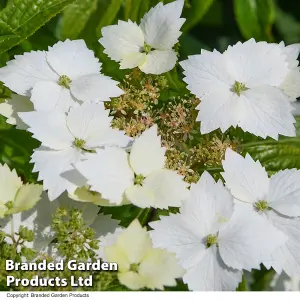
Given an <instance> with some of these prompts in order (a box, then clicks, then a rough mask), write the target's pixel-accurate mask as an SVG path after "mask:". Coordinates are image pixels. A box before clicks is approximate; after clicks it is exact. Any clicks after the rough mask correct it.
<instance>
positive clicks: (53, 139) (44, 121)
mask: <svg viewBox="0 0 300 300" xmlns="http://www.w3.org/2000/svg"><path fill="white" fill-rule="evenodd" d="M19 117H20V118H21V119H22V121H23V122H24V123H25V124H27V125H28V126H29V129H28V131H29V132H31V133H32V134H33V137H34V138H36V139H37V140H39V141H40V142H41V143H42V145H43V146H45V147H49V148H52V149H55V150H63V149H66V148H69V147H71V146H72V143H73V141H74V140H75V138H74V137H73V136H72V134H71V133H70V131H69V130H68V127H67V125H66V116H65V114H64V113H63V112H60V111H52V112H42V111H40V112H37V111H33V112H23V113H19Z"/></svg>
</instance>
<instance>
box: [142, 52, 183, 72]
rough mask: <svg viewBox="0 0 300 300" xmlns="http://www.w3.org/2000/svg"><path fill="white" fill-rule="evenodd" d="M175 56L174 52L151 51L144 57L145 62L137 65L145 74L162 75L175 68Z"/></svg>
mask: <svg viewBox="0 0 300 300" xmlns="http://www.w3.org/2000/svg"><path fill="white" fill-rule="evenodd" d="M176 61H177V55H176V52H175V51H174V50H164V51H160V50H153V51H151V52H150V53H149V54H147V56H146V61H145V62H144V63H143V64H141V65H139V68H140V70H141V71H143V72H144V73H146V74H162V73H166V72H168V71H170V70H172V69H173V68H174V67H175V64H176Z"/></svg>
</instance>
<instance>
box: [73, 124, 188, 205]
mask: <svg viewBox="0 0 300 300" xmlns="http://www.w3.org/2000/svg"><path fill="white" fill-rule="evenodd" d="M165 151H166V149H165V148H164V147H162V146H161V139H160V136H158V135H157V125H154V126H152V127H151V128H149V129H147V130H146V131H144V132H143V133H142V134H141V135H140V136H139V137H138V138H137V139H135V141H134V142H133V145H132V148H131V152H130V154H128V153H127V152H126V151H125V150H124V149H121V148H115V147H114V148H113V147H106V148H105V149H100V150H97V154H95V155H90V156H89V157H88V158H87V159H86V160H85V161H81V162H79V163H77V164H76V165H75V166H76V168H77V169H78V171H79V172H80V173H81V174H82V175H83V176H84V177H85V178H86V179H87V184H88V185H90V187H91V188H90V189H91V190H92V191H95V192H99V193H101V195H102V197H103V198H104V199H107V200H109V201H110V202H111V203H115V204H118V205H120V204H121V203H122V201H126V200H128V201H130V202H131V203H133V204H135V205H136V206H139V207H150V206H151V207H156V208H168V206H172V207H179V206H180V205H181V202H182V201H183V200H184V199H185V198H186V197H187V196H188V190H187V186H188V184H187V183H185V182H184V181H183V177H182V176H180V175H178V174H177V173H176V172H175V171H173V170H168V169H166V168H165V159H166V157H165Z"/></svg>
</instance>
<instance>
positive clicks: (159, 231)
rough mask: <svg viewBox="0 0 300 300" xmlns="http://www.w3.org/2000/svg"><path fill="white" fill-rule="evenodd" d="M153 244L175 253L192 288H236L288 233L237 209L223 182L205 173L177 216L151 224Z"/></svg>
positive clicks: (186, 280)
mask: <svg viewBox="0 0 300 300" xmlns="http://www.w3.org/2000/svg"><path fill="white" fill-rule="evenodd" d="M149 225H150V226H151V227H152V228H153V229H154V230H153V231H150V235H151V237H152V240H153V245H154V247H158V248H163V249H166V250H168V251H170V252H174V253H176V256H177V258H178V259H179V260H180V264H181V266H182V267H183V268H184V269H185V270H186V273H185V275H184V276H183V280H184V282H185V283H187V284H188V286H189V289H191V290H204V291H211V290H215V291H222V290H226V291H227V290H235V289H236V287H237V286H238V284H239V282H240V281H241V278H242V271H241V270H242V269H246V270H250V269H251V268H258V269H259V264H260V263H261V262H262V259H263V258H264V257H265V256H266V255H267V254H269V253H271V251H273V250H274V249H275V248H276V247H278V246H279V245H281V244H282V243H283V242H284V241H285V238H284V235H282V234H280V233H279V234H277V230H276V229H275V228H273V227H272V226H271V225H269V224H268V222H267V221H266V220H264V219H263V218H260V217H259V216H257V215H256V214H254V213H251V212H249V213H247V214H245V213H244V212H243V211H241V210H233V198H232V196H231V194H230V193H229V191H228V190H227V189H226V188H225V187H224V186H223V184H222V182H221V181H218V182H217V183H216V182H215V181H214V179H213V178H212V176H211V175H209V173H207V172H204V173H203V174H202V176H201V178H200V180H199V181H198V183H197V184H192V186H191V195H190V197H189V198H188V199H187V200H186V201H184V202H183V204H182V206H181V208H180V213H179V214H170V215H169V216H161V217H160V220H159V221H155V222H151V223H150V224H149Z"/></svg>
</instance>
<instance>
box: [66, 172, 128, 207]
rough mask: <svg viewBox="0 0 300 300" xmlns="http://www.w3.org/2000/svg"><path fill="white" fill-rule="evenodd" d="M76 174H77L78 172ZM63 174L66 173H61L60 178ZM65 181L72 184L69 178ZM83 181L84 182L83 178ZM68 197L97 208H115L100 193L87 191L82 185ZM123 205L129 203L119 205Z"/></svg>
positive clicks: (87, 188)
mask: <svg viewBox="0 0 300 300" xmlns="http://www.w3.org/2000/svg"><path fill="white" fill-rule="evenodd" d="M76 171H77V170H76ZM77 172H78V173H79V171H77ZM65 174H66V173H63V174H62V177H65ZM79 174H80V173H79ZM81 176H82V175H81ZM66 179H67V180H68V181H71V182H72V180H70V178H69V177H67V178H66ZM84 180H85V181H86V179H85V177H84ZM78 186H79V185H78ZM69 197H70V198H71V199H73V200H75V201H79V202H85V203H86V202H89V203H94V204H95V205H99V206H116V205H115V204H113V203H111V202H109V201H108V200H107V199H104V198H103V197H102V196H101V194H100V193H96V192H92V191H90V190H89V187H88V186H87V187H86V186H84V185H82V186H81V187H80V188H77V189H76V190H75V191H73V192H71V193H70V192H69ZM125 204H130V202H129V201H127V202H125V201H123V202H121V204H120V205H125Z"/></svg>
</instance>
